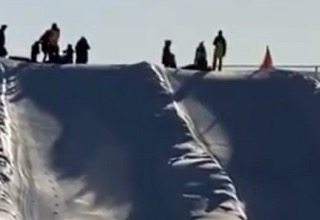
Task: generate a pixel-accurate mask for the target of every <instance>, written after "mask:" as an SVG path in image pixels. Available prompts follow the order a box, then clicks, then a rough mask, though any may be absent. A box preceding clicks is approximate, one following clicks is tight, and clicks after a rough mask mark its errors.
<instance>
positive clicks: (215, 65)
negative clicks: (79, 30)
mask: <svg viewBox="0 0 320 220" xmlns="http://www.w3.org/2000/svg"><path fill="white" fill-rule="evenodd" d="M6 29H7V25H2V26H1V27H0V57H6V56H7V55H8V52H7V49H6V47H5V43H6V40H5V31H6ZM59 39H60V28H59V27H58V25H57V24H56V23H53V24H52V26H51V28H50V29H48V30H46V31H45V32H44V34H42V36H41V37H40V39H39V40H37V41H36V42H35V43H34V44H33V45H32V47H31V57H30V58H31V61H32V62H38V56H39V54H40V53H41V51H42V53H43V60H42V62H44V63H62V64H66V63H74V54H75V55H76V59H75V63H87V62H88V58H89V50H90V45H89V43H88V41H87V39H86V38H85V37H81V38H80V40H79V41H78V42H77V43H76V45H75V48H73V46H72V45H71V44H68V45H67V48H66V49H65V50H63V51H62V55H60V46H59ZM171 45H172V42H171V40H165V42H164V47H163V51H162V64H163V65H164V66H165V67H170V68H176V67H177V63H176V58H175V55H174V54H173V53H172V52H171ZM213 46H214V52H213V62H212V67H211V68H210V67H209V66H208V59H207V52H206V48H205V45H204V42H203V41H202V42H200V43H199V45H198V47H197V49H196V52H195V58H194V63H193V64H192V65H189V66H188V67H189V68H193V69H199V70H209V69H211V70H213V71H215V70H216V69H218V71H221V70H222V64H223V58H224V57H225V55H226V52H227V42H226V39H225V37H224V36H223V32H222V31H221V30H220V31H219V32H218V35H217V36H216V37H215V38H214V40H213Z"/></svg>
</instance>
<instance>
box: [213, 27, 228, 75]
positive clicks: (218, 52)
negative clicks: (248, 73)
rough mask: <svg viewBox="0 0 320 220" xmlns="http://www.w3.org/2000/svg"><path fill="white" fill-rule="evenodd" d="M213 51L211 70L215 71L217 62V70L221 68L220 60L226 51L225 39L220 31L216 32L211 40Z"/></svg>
mask: <svg viewBox="0 0 320 220" xmlns="http://www.w3.org/2000/svg"><path fill="white" fill-rule="evenodd" d="M213 46H214V53H213V64H212V70H213V71H215V70H216V68H217V64H218V70H219V71H221V70H222V61H223V58H224V57H225V55H226V52H227V41H226V39H225V38H224V36H223V33H222V31H221V30H220V31H219V32H218V36H216V37H215V39H214V41H213Z"/></svg>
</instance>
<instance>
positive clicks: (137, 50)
mask: <svg viewBox="0 0 320 220" xmlns="http://www.w3.org/2000/svg"><path fill="white" fill-rule="evenodd" d="M319 7H320V1H319V0H304V1H302V0H85V1H83V0H54V1H52V0H50V1H48V0H1V3H0V23H6V24H8V25H9V28H8V30H7V31H8V32H7V36H8V40H7V47H8V49H9V51H10V52H11V53H12V54H19V55H27V56H28V55H29V48H30V45H31V44H32V43H33V41H34V40H36V39H38V37H39V35H40V34H41V33H42V32H43V31H44V30H45V29H46V28H48V27H50V25H51V23H52V22H57V23H58V24H59V26H60V28H61V31H62V32H61V34H62V36H61V37H62V39H61V46H62V47H65V45H66V43H69V42H70V43H75V42H76V40H77V39H78V38H79V37H80V36H81V35H84V36H86V37H87V38H88V40H89V41H90V43H91V46H92V51H91V62H92V63H105V64H108V63H134V62H139V61H142V60H146V61H150V62H153V63H159V62H160V58H161V48H162V45H163V40H164V39H166V38H170V39H172V40H173V48H172V49H173V51H174V53H175V54H176V57H177V61H178V63H179V64H186V63H190V62H192V61H193V56H194V51H195V47H196V46H197V44H198V42H199V41H201V40H204V41H205V43H206V46H207V49H208V53H209V58H210V63H211V56H212V47H211V43H212V39H213V37H214V36H215V34H216V32H217V31H218V30H219V29H222V30H224V32H225V36H226V38H227V41H228V44H229V48H228V55H227V57H226V63H228V64H258V63H260V61H261V59H262V55H263V54H264V48H265V46H266V45H267V44H268V45H270V47H271V52H272V54H273V58H274V61H275V63H277V64H320V25H319V21H320V11H319V10H318V9H319Z"/></svg>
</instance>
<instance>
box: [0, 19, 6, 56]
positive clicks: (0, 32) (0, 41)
mask: <svg viewBox="0 0 320 220" xmlns="http://www.w3.org/2000/svg"><path fill="white" fill-rule="evenodd" d="M7 27H8V26H7V25H1V28H0V57H6V56H7V55H8V51H7V49H6V35H5V31H6V29H7Z"/></svg>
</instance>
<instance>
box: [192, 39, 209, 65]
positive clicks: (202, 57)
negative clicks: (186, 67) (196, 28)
mask: <svg viewBox="0 0 320 220" xmlns="http://www.w3.org/2000/svg"><path fill="white" fill-rule="evenodd" d="M194 65H195V66H196V67H197V69H199V70H206V69H207V68H208V61H207V52H206V48H205V46H204V42H203V41H202V42H200V44H199V46H198V47H197V50H196V54H195V58H194Z"/></svg>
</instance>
